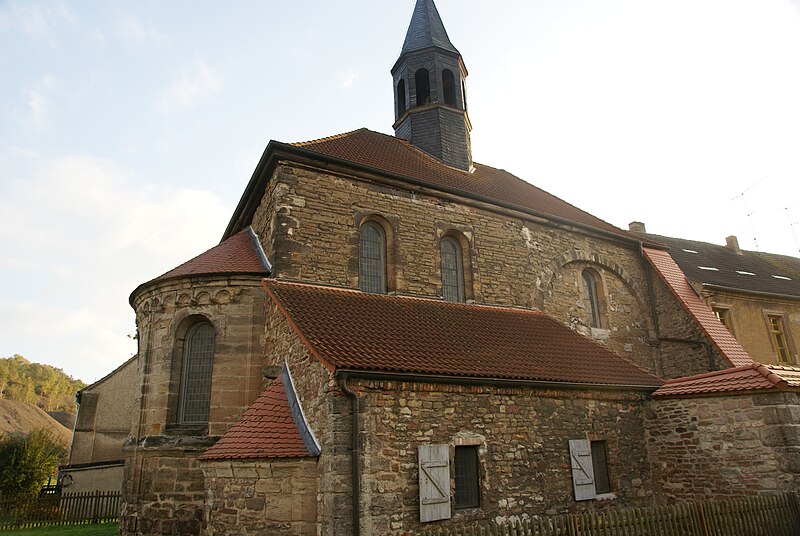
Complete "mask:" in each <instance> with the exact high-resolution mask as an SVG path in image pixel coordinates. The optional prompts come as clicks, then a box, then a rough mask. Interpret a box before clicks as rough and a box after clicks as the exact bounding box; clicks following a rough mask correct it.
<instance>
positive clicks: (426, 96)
mask: <svg viewBox="0 0 800 536" xmlns="http://www.w3.org/2000/svg"><path fill="white" fill-rule="evenodd" d="M414 89H415V90H416V92H417V106H422V105H424V104H430V102H431V78H430V75H429V74H428V69H419V70H417V72H415V73H414Z"/></svg>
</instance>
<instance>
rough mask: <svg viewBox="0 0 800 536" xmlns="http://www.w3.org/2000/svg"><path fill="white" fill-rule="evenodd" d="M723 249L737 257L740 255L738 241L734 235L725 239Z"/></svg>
mask: <svg viewBox="0 0 800 536" xmlns="http://www.w3.org/2000/svg"><path fill="white" fill-rule="evenodd" d="M725 247H727V248H728V249H729V250H731V251H733V252H734V253H736V254H737V255H741V254H742V250H741V249H739V239H738V238H736V235H731V236H729V237H727V238H726V239H725Z"/></svg>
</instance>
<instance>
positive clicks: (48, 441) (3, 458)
mask: <svg viewBox="0 0 800 536" xmlns="http://www.w3.org/2000/svg"><path fill="white" fill-rule="evenodd" d="M65 456H66V452H65V450H64V447H63V446H62V445H61V444H59V443H58V442H57V441H56V440H55V439H54V438H53V437H52V436H51V435H50V434H49V433H47V432H46V431H45V430H34V431H33V432H31V433H29V434H27V435H23V434H13V435H7V436H5V437H2V438H0V495H3V496H5V497H34V496H36V493H37V492H38V491H39V489H40V488H41V487H42V485H43V484H44V483H45V481H46V480H47V477H48V476H51V475H52V474H53V473H54V472H55V470H56V469H57V468H58V466H59V464H60V463H62V462H63V461H64V459H65Z"/></svg>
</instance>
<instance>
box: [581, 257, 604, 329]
mask: <svg viewBox="0 0 800 536" xmlns="http://www.w3.org/2000/svg"><path fill="white" fill-rule="evenodd" d="M581 276H582V279H583V300H584V307H585V308H586V314H587V315H588V320H589V325H590V326H592V327H593V328H599V327H602V318H601V313H600V299H599V294H598V292H599V290H600V285H599V283H598V278H597V276H596V275H595V272H594V270H590V269H588V268H587V269H586V270H584V271H583V273H582V274H581Z"/></svg>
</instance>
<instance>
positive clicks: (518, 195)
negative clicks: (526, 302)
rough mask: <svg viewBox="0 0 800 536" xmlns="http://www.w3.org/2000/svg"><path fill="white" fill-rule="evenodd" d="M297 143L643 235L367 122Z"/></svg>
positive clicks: (505, 175)
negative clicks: (459, 164) (458, 164)
mask: <svg viewBox="0 0 800 536" xmlns="http://www.w3.org/2000/svg"><path fill="white" fill-rule="evenodd" d="M292 145H294V146H296V147H302V148H303V149H306V150H309V151H313V152H316V153H320V154H323V155H327V156H331V157H334V158H337V159H340V160H347V161H349V162H353V163H355V164H360V165H362V166H367V167H370V168H373V169H378V170H382V171H386V172H389V173H392V174H395V175H400V176H402V177H408V178H411V179H415V180H418V181H422V182H424V183H427V184H430V185H431V186H432V187H434V188H437V187H438V188H446V189H450V190H456V191H458V192H460V193H463V194H467V195H468V196H480V197H483V198H487V199H488V200H491V201H495V202H497V201H499V202H502V203H506V204H509V205H513V206H515V207H519V208H521V209H523V210H530V211H533V212H536V213H539V214H542V215H549V216H555V217H556V218H561V219H564V220H568V221H570V222H575V223H579V224H582V225H586V226H589V227H593V228H595V229H601V230H603V231H606V232H610V233H613V234H616V235H619V236H624V237H626V238H628V239H631V238H633V239H634V240H638V239H637V238H635V237H633V235H631V234H628V232H627V231H623V230H622V229H619V228H618V227H615V226H613V225H611V224H610V223H608V222H605V221H603V220H601V219H600V218H596V217H595V216H592V215H591V214H589V213H588V212H584V211H582V210H580V209H579V208H577V207H575V206H573V205H570V204H569V203H567V202H566V201H564V200H562V199H559V198H558V197H556V196H554V195H551V194H549V193H547V192H545V191H544V190H542V189H540V188H537V187H536V186H534V185H532V184H530V183H527V182H525V181H523V180H522V179H520V178H519V177H516V176H514V175H512V174H511V173H509V172H507V171H504V170H502V169H496V168H493V167H489V166H485V165H482V164H477V163H476V164H474V166H475V171H474V172H473V173H470V172H468V171H463V170H460V169H457V168H454V167H450V166H448V165H446V164H444V163H443V162H440V161H439V160H437V159H436V158H434V157H432V156H430V155H429V154H427V153H425V152H423V151H421V150H419V149H418V148H416V147H414V146H413V145H411V144H410V143H409V142H407V141H406V140H403V139H400V138H397V137H394V136H388V135H386V134H381V133H380V132H374V131H372V130H368V129H366V128H362V129H359V130H354V131H352V132H347V133H344V134H339V135H336V136H331V137H328V138H322V139H319V140H313V141H307V142H301V143H294V144H292Z"/></svg>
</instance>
